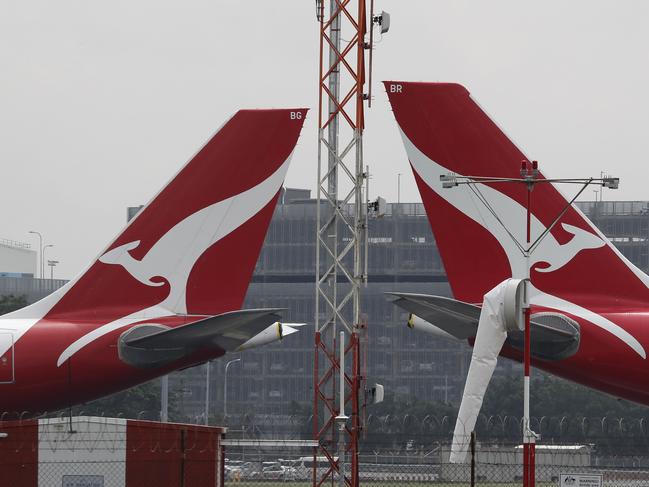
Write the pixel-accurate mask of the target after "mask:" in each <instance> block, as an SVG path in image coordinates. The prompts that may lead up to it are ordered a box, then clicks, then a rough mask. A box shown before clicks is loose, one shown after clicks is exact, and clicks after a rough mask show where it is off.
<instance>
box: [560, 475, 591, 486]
mask: <svg viewBox="0 0 649 487" xmlns="http://www.w3.org/2000/svg"><path fill="white" fill-rule="evenodd" d="M559 487H602V476H601V475H593V474H583V473H562V474H561V476H560V477H559Z"/></svg>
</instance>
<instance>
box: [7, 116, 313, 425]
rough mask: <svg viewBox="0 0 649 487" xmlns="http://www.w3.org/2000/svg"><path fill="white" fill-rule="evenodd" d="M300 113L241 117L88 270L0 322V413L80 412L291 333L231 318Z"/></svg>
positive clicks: (263, 319)
mask: <svg viewBox="0 0 649 487" xmlns="http://www.w3.org/2000/svg"><path fill="white" fill-rule="evenodd" d="M305 117H306V109H293V110H288V109H286V110H284V109H282V110H242V111H239V112H238V113H236V114H235V115H234V116H233V117H232V118H231V119H230V120H228V121H227V122H226V123H225V125H224V126H223V127H222V128H221V129H220V130H219V131H218V132H217V133H216V134H215V135H214V136H213V137H212V139H211V140H210V141H209V142H208V143H207V144H206V145H205V146H204V147H203V148H202V149H201V150H200V151H199V152H198V153H197V154H196V155H195V156H194V158H193V159H192V160H191V161H190V162H189V163H188V164H187V165H186V166H185V167H184V168H182V169H181V170H180V172H179V173H178V174H177V175H176V176H175V177H174V178H173V179H172V180H171V182H170V183H169V184H168V185H167V186H166V187H165V188H164V189H163V190H162V191H161V192H160V193H158V194H157V195H156V196H155V197H154V198H153V199H152V200H151V201H150V202H149V204H148V205H146V206H145V207H144V208H143V209H142V210H141V211H140V213H139V214H138V215H137V217H136V218H135V219H133V220H132V221H131V222H130V224H129V225H128V226H127V227H126V228H125V229H124V231H123V232H122V233H121V234H120V235H119V236H118V237H117V238H116V239H115V241H113V242H112V243H111V244H110V245H109V246H108V247H107V248H106V250H104V251H103V252H101V254H100V255H99V257H98V258H97V259H96V260H95V261H94V262H92V263H91V265H90V266H89V267H88V269H87V270H86V271H85V272H83V273H82V274H81V275H80V276H79V277H77V278H76V279H74V280H72V281H70V282H69V283H68V284H67V285H65V286H64V287H62V288H61V289H59V290H58V291H56V292H55V293H53V294H51V295H50V296H48V297H46V298H44V299H43V300H41V301H39V302H37V303H35V304H33V305H31V306H28V307H26V308H23V309H21V310H19V311H16V312H13V313H10V314H8V315H5V316H2V317H1V318H0V412H1V411H7V412H13V413H16V412H17V413H24V412H28V413H30V414H36V413H38V412H43V411H48V410H49V411H51V410H55V409H59V408H62V407H67V406H70V405H74V404H78V403H82V402H86V401H89V400H92V399H96V398H98V397H101V396H104V395H107V394H110V393H113V392H116V391H119V390H122V389H126V388H128V387H131V386H134V385H136V384H138V383H141V382H144V381H147V380H150V379H152V378H154V377H157V376H161V375H164V374H167V373H169V372H170V371H172V370H176V369H180V368H185V367H189V366H192V365H196V364H199V363H202V362H205V361H207V360H211V359H214V358H217V357H220V356H222V355H224V354H225V353H226V352H229V351H235V350H242V349H246V348H251V347H254V346H258V345H263V344H265V343H270V342H272V341H275V340H278V339H280V338H281V337H282V336H283V335H286V334H289V333H292V332H294V331H296V330H295V329H293V328H290V327H286V326H284V327H282V325H280V324H279V322H278V320H279V315H278V312H279V311H281V310H278V309H256V310H240V308H241V306H242V304H243V300H244V297H245V294H246V291H247V288H248V284H249V282H250V276H251V274H252V272H253V269H254V266H255V263H256V261H257V257H258V254H259V251H260V249H261V245H262V242H263V240H264V237H265V235H266V230H267V228H268V224H269V222H270V219H271V216H272V214H273V210H274V208H275V204H276V202H277V198H278V195H279V192H280V190H281V186H282V184H283V181H284V177H285V175H286V171H287V169H288V165H289V160H290V156H291V154H292V152H293V149H294V147H295V144H296V143H297V140H298V137H299V134H300V131H301V129H302V125H303V123H304V119H305Z"/></svg>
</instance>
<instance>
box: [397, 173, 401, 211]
mask: <svg viewBox="0 0 649 487" xmlns="http://www.w3.org/2000/svg"><path fill="white" fill-rule="evenodd" d="M399 203H401V173H398V174H397V204H399Z"/></svg>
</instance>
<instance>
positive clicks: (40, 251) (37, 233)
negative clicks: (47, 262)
mask: <svg viewBox="0 0 649 487" xmlns="http://www.w3.org/2000/svg"><path fill="white" fill-rule="evenodd" d="M28 233H33V234H35V235H38V242H39V245H38V248H39V252H38V255H39V257H40V266H39V267H40V278H41V279H43V235H41V232H37V231H35V230H30V231H29V232H28Z"/></svg>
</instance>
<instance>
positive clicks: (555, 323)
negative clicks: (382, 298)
mask: <svg viewBox="0 0 649 487" xmlns="http://www.w3.org/2000/svg"><path fill="white" fill-rule="evenodd" d="M386 294H387V295H388V296H389V297H390V298H392V301H393V302H394V304H396V305H397V306H399V307H400V308H402V309H404V310H406V311H408V312H409V313H410V314H411V315H414V316H416V317H418V318H421V319H422V320H425V321H426V322H428V323H429V324H430V325H432V327H431V328H439V330H442V331H443V332H445V333H447V334H449V335H452V336H454V337H455V338H457V339H459V340H465V339H468V338H474V337H475V336H476V333H477V331H478V321H479V319H480V310H481V308H480V307H479V306H476V305H474V304H469V303H464V302H462V301H458V300H456V299H452V298H447V297H444V296H430V295H427V294H411V293H386ZM411 321H412V318H411ZM531 326H532V328H531V337H532V343H531V348H532V355H533V356H534V357H535V358H539V359H543V360H561V359H565V358H567V357H569V356H571V355H573V354H574V353H575V352H576V351H577V349H578V348H579V338H580V336H579V325H578V324H577V322H576V321H574V320H573V319H571V318H569V317H567V316H565V315H563V314H561V313H549V312H544V313H536V314H533V315H532V322H531ZM425 331H429V332H431V333H432V332H433V331H434V330H432V329H430V330H425ZM437 334H439V333H437ZM507 344H508V345H509V346H511V347H512V348H514V349H517V350H522V348H523V332H521V331H512V332H510V333H509V334H508V338H507Z"/></svg>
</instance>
